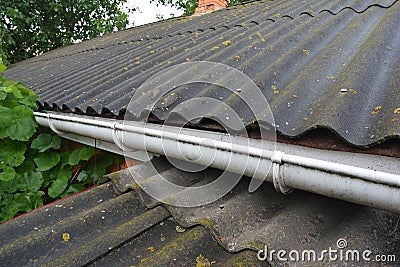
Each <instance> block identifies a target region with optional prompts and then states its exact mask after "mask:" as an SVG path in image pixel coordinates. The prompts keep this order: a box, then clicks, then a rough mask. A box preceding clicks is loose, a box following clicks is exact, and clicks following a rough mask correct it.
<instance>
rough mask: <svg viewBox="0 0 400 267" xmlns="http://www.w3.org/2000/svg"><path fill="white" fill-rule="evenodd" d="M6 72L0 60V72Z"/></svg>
mask: <svg viewBox="0 0 400 267" xmlns="http://www.w3.org/2000/svg"><path fill="white" fill-rule="evenodd" d="M5 70H6V66H4V64H3V60H2V59H1V58H0V72H3V71H5Z"/></svg>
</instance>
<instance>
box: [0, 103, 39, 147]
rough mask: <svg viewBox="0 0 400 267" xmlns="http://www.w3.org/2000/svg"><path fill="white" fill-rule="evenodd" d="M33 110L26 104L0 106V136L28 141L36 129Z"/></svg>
mask: <svg viewBox="0 0 400 267" xmlns="http://www.w3.org/2000/svg"><path fill="white" fill-rule="evenodd" d="M36 125H37V124H36V121H35V118H34V116H33V110H32V109H30V108H28V107H25V106H16V107H13V108H5V107H0V138H4V137H9V138H10V139H12V140H20V141H28V140H29V138H30V137H32V136H33V134H34V133H35V131H36Z"/></svg>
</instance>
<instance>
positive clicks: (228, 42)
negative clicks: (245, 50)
mask: <svg viewBox="0 0 400 267" xmlns="http://www.w3.org/2000/svg"><path fill="white" fill-rule="evenodd" d="M222 44H223V45H225V46H228V45H230V44H232V41H231V40H226V41H225V42H222Z"/></svg>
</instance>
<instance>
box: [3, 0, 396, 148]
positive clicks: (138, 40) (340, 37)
mask: <svg viewBox="0 0 400 267" xmlns="http://www.w3.org/2000/svg"><path fill="white" fill-rule="evenodd" d="M399 29H400V3H399V2H398V1H395V0H392V1H389V0H387V1H333V2H331V1H282V2H280V1H275V2H270V1H254V2H250V3H247V4H242V5H237V6H233V7H230V8H227V9H223V10H219V11H216V12H212V13H210V14H206V15H202V16H192V17H182V18H177V19H170V20H166V21H163V22H158V23H153V24H149V25H145V26H141V27H135V28H131V29H128V30H124V31H120V32H117V33H114V34H110V35H106V36H103V37H100V38H96V39H93V40H89V41H85V42H83V43H80V44H76V45H72V46H68V47H64V48H60V49H56V50H54V51H51V52H48V53H45V54H43V55H41V56H38V57H36V58H33V59H30V60H26V61H24V62H21V63H18V64H15V65H13V66H12V67H11V68H10V69H8V70H7V71H6V72H5V75H6V76H7V77H9V78H12V79H15V80H19V81H22V82H23V83H24V84H25V85H26V86H28V87H29V88H31V89H33V90H34V91H35V92H36V93H37V94H38V95H39V96H40V103H41V105H42V109H50V110H51V109H55V110H60V109H61V110H65V111H72V112H78V113H82V112H83V113H87V114H90V115H105V114H109V113H112V114H113V115H114V116H116V117H118V116H122V115H123V114H124V113H125V110H126V108H127V105H128V104H129V102H130V100H131V98H132V95H133V94H134V92H135V90H136V89H137V88H139V87H140V86H141V85H142V84H143V83H144V82H145V81H146V80H147V79H148V78H149V77H151V76H152V75H154V74H156V73H158V72H160V71H161V70H163V69H166V68H167V67H170V66H173V65H176V64H179V63H183V62H186V61H211V62H218V63H223V64H226V65H228V66H231V67H234V68H236V69H238V70H240V71H242V72H243V73H244V74H246V75H247V76H248V77H250V78H251V79H252V80H253V81H254V82H255V83H256V84H257V85H258V87H259V88H260V90H261V91H262V93H263V95H264V96H265V97H266V99H267V100H268V103H269V104H270V106H271V109H272V112H273V114H274V117H275V124H276V126H277V129H278V131H279V132H280V133H281V134H283V135H285V136H288V137H297V136H300V135H302V134H304V133H305V132H307V131H309V130H311V129H316V128H328V129H330V130H331V131H333V132H336V133H337V134H339V135H340V136H341V137H342V138H343V139H345V140H346V141H347V142H348V143H350V144H352V145H355V146H360V147H365V146H369V145H371V144H375V143H378V142H382V141H383V140H386V139H390V138H395V139H399V137H400V109H399V108H400V93H399V91H400V72H399V71H398V69H399V66H400V30H399ZM182 75H184V74H182ZM177 79H179V77H177ZM190 89H191V90H187V88H185V87H182V88H177V93H179V95H180V98H179V99H180V100H179V101H177V102H176V103H173V104H171V106H170V107H171V109H172V108H174V107H175V106H176V105H178V104H179V103H182V102H183V101H185V100H188V99H191V98H193V97H196V96H211V95H213V93H215V92H214V91H213V90H215V88H214V89H212V88H197V90H196V88H195V86H192V87H190ZM221 97H222V99H221V100H223V101H225V102H226V103H227V104H228V105H229V106H230V107H232V109H234V110H235V111H237V112H238V113H240V115H241V117H243V120H244V122H245V123H246V124H247V125H250V124H252V123H253V122H254V120H255V118H254V114H251V113H248V112H244V111H243V110H244V109H245V107H244V106H243V105H244V104H243V103H242V102H241V101H237V99H235V98H233V100H232V95H231V94H222V96H221ZM141 101H145V102H146V101H150V98H149V97H147V96H144V97H142V98H141ZM153 115H154V116H155V117H156V118H157V119H158V120H164V119H165V118H166V117H167V115H168V110H166V109H158V110H154V112H153ZM200 127H206V125H204V123H200Z"/></svg>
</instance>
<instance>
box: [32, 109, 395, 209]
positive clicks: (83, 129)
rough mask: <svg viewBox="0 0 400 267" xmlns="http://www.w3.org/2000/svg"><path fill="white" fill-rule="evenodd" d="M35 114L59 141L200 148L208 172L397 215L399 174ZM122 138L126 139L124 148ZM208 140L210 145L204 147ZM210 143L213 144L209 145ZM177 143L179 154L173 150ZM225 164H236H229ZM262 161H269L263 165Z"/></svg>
mask: <svg viewBox="0 0 400 267" xmlns="http://www.w3.org/2000/svg"><path fill="white" fill-rule="evenodd" d="M34 115H35V118H36V121H37V122H38V124H39V125H42V126H45V127H49V128H50V129H52V130H53V131H54V132H55V133H57V134H58V135H61V136H62V135H63V134H64V133H72V134H76V135H79V136H84V137H90V138H93V139H95V140H102V141H105V142H110V143H115V144H116V145H117V146H118V147H120V148H122V149H123V150H124V151H131V150H132V149H133V150H146V151H148V152H151V153H156V154H161V155H166V156H170V157H174V158H177V159H180V160H188V158H198V152H199V148H201V149H202V152H203V153H204V152H205V154H206V155H207V154H208V152H210V153H209V154H214V153H215V157H214V158H213V160H212V162H211V164H210V167H213V168H217V169H220V170H226V169H227V168H228V166H229V171H231V172H236V173H240V174H242V173H243V166H246V167H245V168H246V169H245V171H244V175H247V176H250V177H254V178H258V179H262V180H264V179H265V180H266V181H268V182H272V183H273V184H274V186H275V189H276V190H277V191H279V192H281V193H284V194H286V193H289V192H290V191H291V190H292V188H295V189H300V190H304V191H308V192H312V193H316V194H320V195H324V196H328V197H332V198H337V199H342V200H346V201H349V202H353V203H357V204H361V205H365V206H370V207H375V208H379V209H384V210H388V211H392V212H395V213H399V214H400V175H397V174H392V173H387V172H381V171H375V170H370V169H365V168H360V167H355V166H351V165H345V164H340V163H334V162H329V161H323V160H318V159H314V158H308V157H301V156H297V155H290V154H285V153H283V152H280V151H275V152H273V151H266V150H263V149H260V148H257V147H253V146H249V145H243V144H239V143H238V144H236V143H235V144H232V143H229V142H226V141H224V136H225V135H224V134H221V133H212V132H205V133H204V134H202V133H203V132H202V131H198V130H191V129H187V130H186V129H182V130H180V133H179V134H176V132H177V131H176V129H175V130H174V131H172V128H174V127H171V126H162V125H156V124H149V123H146V124H145V123H143V122H129V124H128V123H127V122H124V123H121V121H118V120H110V119H108V120H105V119H102V118H96V119H93V118H91V117H84V116H77V115H68V116H67V115H58V114H53V113H39V112H35V114H34ZM168 129H170V130H168ZM121 135H124V136H125V138H124V140H126V143H124V144H123V143H122V140H121V138H120V136H121ZM239 139H240V138H239ZM239 139H238V140H239ZM243 139H246V138H244V137H243ZM206 140H207V141H208V142H204V141H206ZM210 140H212V145H209V144H210V142H209V141H210ZM260 142H261V141H260ZM177 143H178V144H179V148H180V149H179V150H178V149H176V145H177ZM240 143H241V142H240ZM243 143H244V144H245V142H243ZM260 147H261V146H260ZM181 151H183V152H184V154H182V153H181ZM128 153H129V152H128ZM227 159H230V161H233V162H235V164H229V160H227ZM263 161H264V162H265V161H268V162H265V164H263ZM271 161H272V163H273V165H272V166H273V167H272V171H270V172H269V169H267V168H265V166H270V164H271ZM209 162H210V160H209V159H207V158H205V159H204V162H201V161H199V162H196V163H199V164H201V163H203V164H204V165H208V164H209ZM266 163H268V164H266ZM232 165H234V166H232ZM263 166H264V168H263ZM267 173H268V175H267Z"/></svg>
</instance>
